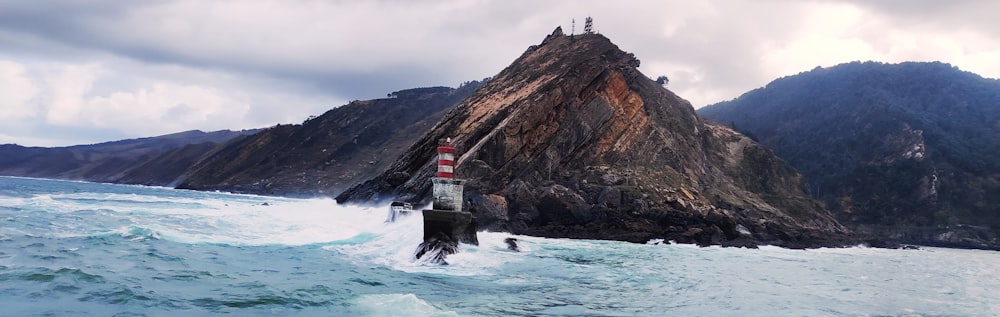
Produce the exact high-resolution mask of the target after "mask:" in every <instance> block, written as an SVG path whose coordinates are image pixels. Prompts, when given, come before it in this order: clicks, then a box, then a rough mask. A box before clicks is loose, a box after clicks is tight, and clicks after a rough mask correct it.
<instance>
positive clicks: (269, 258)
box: [0, 177, 1000, 316]
mask: <svg viewBox="0 0 1000 317" xmlns="http://www.w3.org/2000/svg"><path fill="white" fill-rule="evenodd" d="M384 217H385V209H383V208H369V209H365V208H355V207H345V206H338V205H337V204H336V203H334V202H333V201H332V200H326V199H314V200H302V199H284V198H273V197H259V196H247V195H232V194H223V193H205V192H193V191H181V190H173V189H164V188H149V187H137V186H121V185H105V184H91V183H76V182H63V181H49V180H32V179H19V178H2V177H0V315H4V316H30V315H53V316H112V315H118V316H143V315H147V316H168V315H169V316H176V315H182V314H183V315H185V316H201V315H216V314H230V315H235V316H274V315H296V316H340V315H352V316H357V315H368V316H515V315H528V316H536V315H564V316H581V315H593V316H637V315H645V316H667V315H669V316H688V315H709V316H881V315H892V316H897V315H902V316H996V315H1000V299H998V298H1000V273H998V268H1000V253H997V252H989V251H970V250H952V249H939V248H924V249H922V250H884V249H870V248H846V249H819V250H806V251H801V250H786V249H781V248H775V247H764V248H761V249H758V250H750V249H732V248H729V249H723V248H714V247H713V248H697V247H693V246H687V245H669V244H664V245H639V244H629V243H621V242H609V241H589V240H565V239H544V238H535V237H524V236H517V237H516V238H517V239H519V240H520V241H521V243H522V250H523V252H520V253H515V252H511V251H507V250H506V248H505V244H504V243H503V239H504V238H507V237H509V236H510V235H509V234H505V233H480V241H481V245H480V246H478V247H476V246H463V250H462V253H460V254H457V255H453V256H451V257H449V262H451V263H452V265H449V266H433V265H424V264H421V263H419V262H414V261H413V260H412V253H413V251H414V249H415V248H416V245H417V244H418V243H419V242H420V237H421V235H422V233H421V230H422V225H421V219H420V216H419V215H414V216H411V217H407V218H405V219H404V220H403V221H401V222H398V223H393V224H385V223H383V220H384Z"/></svg>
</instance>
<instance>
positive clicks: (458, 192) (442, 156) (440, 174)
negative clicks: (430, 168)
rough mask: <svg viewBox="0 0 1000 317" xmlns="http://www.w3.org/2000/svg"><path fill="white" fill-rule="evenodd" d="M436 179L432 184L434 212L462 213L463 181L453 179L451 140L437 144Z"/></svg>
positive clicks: (453, 162)
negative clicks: (449, 211)
mask: <svg viewBox="0 0 1000 317" xmlns="http://www.w3.org/2000/svg"><path fill="white" fill-rule="evenodd" d="M437 152H438V166H437V177H434V178H432V179H431V182H432V183H433V184H434V210H451V211H462V190H463V189H464V185H463V184H462V183H464V181H463V180H460V179H455V147H454V146H452V145H451V138H448V139H446V140H445V141H443V142H439V144H438V147H437Z"/></svg>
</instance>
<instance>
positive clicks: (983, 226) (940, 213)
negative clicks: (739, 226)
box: [699, 62, 1000, 249]
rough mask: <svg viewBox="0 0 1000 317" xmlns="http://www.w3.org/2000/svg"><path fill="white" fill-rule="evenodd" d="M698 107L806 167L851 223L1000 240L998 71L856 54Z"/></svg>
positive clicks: (942, 239) (946, 240) (870, 229)
mask: <svg viewBox="0 0 1000 317" xmlns="http://www.w3.org/2000/svg"><path fill="white" fill-rule="evenodd" d="M699 114H701V115H702V116H704V117H706V118H709V119H711V120H714V121H716V122H718V123H720V124H725V125H730V126H732V127H734V128H735V129H737V130H739V131H741V132H743V133H745V134H747V135H750V136H753V137H754V138H756V139H757V140H758V141H760V143H761V144H763V145H764V146H767V147H769V148H771V149H773V150H774V152H775V154H777V155H778V156H780V157H781V158H783V159H784V160H786V161H788V162H789V163H790V164H791V165H792V166H794V167H795V168H796V169H798V170H799V171H801V172H802V173H803V174H805V175H806V177H807V179H808V180H809V183H810V189H811V192H812V194H813V195H814V196H815V197H817V198H819V199H821V200H822V201H824V202H825V203H826V206H827V207H828V208H829V209H830V210H831V211H833V212H834V214H835V215H837V216H838V219H840V220H841V222H843V223H844V224H847V225H849V226H851V227H854V228H855V229H857V230H859V231H862V232H867V233H869V234H872V235H874V236H880V237H887V238H891V239H893V240H896V241H899V242H904V243H917V244H929V245H940V246H959V247H977V248H991V249H998V248H1000V243H998V241H997V237H998V235H1000V81H998V80H996V79H986V78H982V77H980V76H978V75H976V74H972V73H969V72H964V71H961V70H959V69H957V68H955V67H952V66H951V65H948V64H943V63H901V64H883V63H875V62H867V63H860V62H855V63H849V64H843V65H839V66H835V67H831V68H817V69H814V70H812V71H809V72H805V73H801V74H798V75H795V76H790V77H785V78H781V79H778V80H775V81H773V82H771V83H770V84H768V85H767V86H766V87H764V88H761V89H756V90H753V91H751V92H748V93H746V94H744V95H742V96H740V97H739V98H736V99H735V100H732V101H728V102H723V103H719V104H715V105H712V106H709V107H705V108H702V109H701V110H700V111H699Z"/></svg>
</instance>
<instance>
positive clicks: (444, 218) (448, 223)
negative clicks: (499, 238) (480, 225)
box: [424, 210, 479, 245]
mask: <svg viewBox="0 0 1000 317" xmlns="http://www.w3.org/2000/svg"><path fill="white" fill-rule="evenodd" d="M438 232H441V233H444V234H445V235H446V236H448V238H450V239H452V240H454V241H457V242H460V243H465V244H473V245H479V237H477V236H476V217H473V216H472V213H468V212H464V211H451V210H424V240H425V241H426V240H427V239H428V238H430V237H433V236H434V235H435V234H437V233H438Z"/></svg>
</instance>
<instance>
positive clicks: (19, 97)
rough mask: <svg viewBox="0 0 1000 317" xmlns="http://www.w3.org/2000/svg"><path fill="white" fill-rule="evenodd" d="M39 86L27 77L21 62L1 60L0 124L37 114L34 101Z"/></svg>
mask: <svg viewBox="0 0 1000 317" xmlns="http://www.w3.org/2000/svg"><path fill="white" fill-rule="evenodd" d="M38 91H39V89H38V87H37V86H35V84H34V83H32V82H31V80H29V79H28V78H27V77H26V74H25V68H24V66H22V65H21V64H18V63H14V62H10V61H4V60H0V124H11V123H13V122H16V121H18V120H22V119H26V118H30V117H33V116H35V114H36V110H37V109H36V108H35V107H34V104H33V103H32V100H33V99H35V96H36V95H37V94H38Z"/></svg>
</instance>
